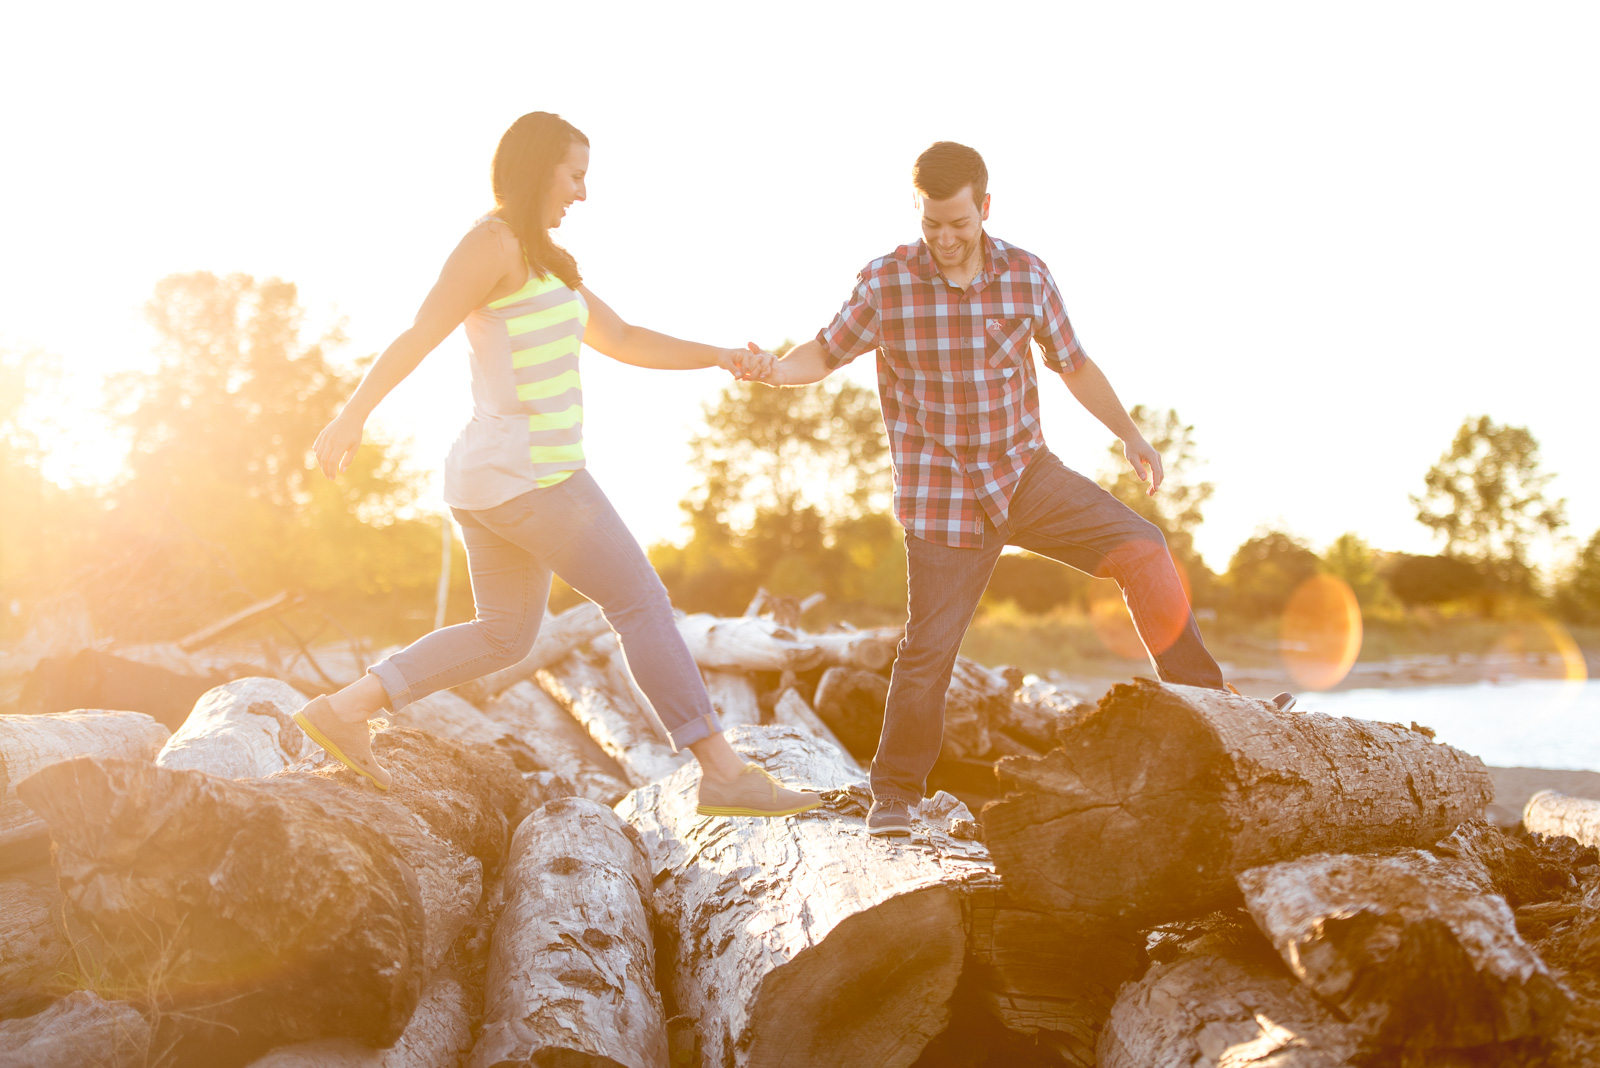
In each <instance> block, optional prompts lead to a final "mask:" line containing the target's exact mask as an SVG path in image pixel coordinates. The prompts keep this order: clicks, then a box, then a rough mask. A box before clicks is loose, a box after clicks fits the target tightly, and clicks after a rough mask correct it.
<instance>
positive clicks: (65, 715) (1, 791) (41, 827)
mask: <svg viewBox="0 0 1600 1068" xmlns="http://www.w3.org/2000/svg"><path fill="white" fill-rule="evenodd" d="M166 740H167V728H165V727H163V726H162V725H161V724H159V723H157V722H156V721H155V720H153V719H151V718H150V717H149V716H147V715H145V714H143V713H142V712H98V711H93V710H88V709H85V710H82V711H78V712H57V713H52V714H49V715H42V716H0V867H6V866H8V861H7V854H11V853H15V854H17V855H18V856H19V857H20V856H22V855H25V854H26V855H29V856H31V855H32V854H33V853H35V852H36V849H35V848H34V847H35V846H36V845H37V843H39V842H41V841H43V840H44V838H45V835H46V829H45V824H44V821H43V820H42V819H40V818H39V816H38V814H37V813H35V812H34V811H33V809H31V808H30V807H28V806H27V805H26V804H24V803H23V802H22V801H21V800H20V799H19V798H18V797H17V784H18V783H20V782H21V781H22V780H24V779H26V778H27V777H28V776H30V775H32V774H33V773H34V772H36V771H38V770H39V769H40V768H44V767H48V766H49V765H51V764H55V763H58V762H60V761H63V760H70V759H72V758H73V757H75V756H108V757H123V758H125V759H129V760H154V759H155V757H156V753H157V752H159V751H160V749H161V746H162V743H164V742H165V741H166Z"/></svg>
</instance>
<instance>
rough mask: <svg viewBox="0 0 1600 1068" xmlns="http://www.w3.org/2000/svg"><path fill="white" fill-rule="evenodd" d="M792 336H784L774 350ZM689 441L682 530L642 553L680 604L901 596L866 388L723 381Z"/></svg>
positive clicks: (897, 551) (895, 536) (878, 424)
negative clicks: (676, 541)
mask: <svg viewBox="0 0 1600 1068" xmlns="http://www.w3.org/2000/svg"><path fill="white" fill-rule="evenodd" d="M790 347H792V346H791V345H789V344H788V343H786V344H785V345H783V346H780V347H779V349H778V350H777V351H778V352H779V353H780V354H782V353H783V352H786V351H788V349H789V348H790ZM704 420H705V426H704V429H703V430H701V431H700V432H699V433H697V434H696V435H695V436H694V437H693V438H692V439H691V440H690V465H691V466H692V467H693V468H694V470H695V471H696V473H697V474H698V476H699V479H698V483H697V485H696V486H695V488H694V490H693V491H692V492H691V493H690V494H689V496H688V497H687V498H686V499H685V500H684V502H683V509H684V511H685V513H686V514H687V516H688V520H689V528H690V536H689V539H688V541H687V542H685V544H684V545H682V546H681V547H680V546H672V545H665V544H663V545H658V546H656V547H655V548H654V549H652V551H651V560H652V562H653V563H655V565H656V567H657V569H658V570H659V571H660V572H661V576H662V579H663V581H664V582H665V583H666V585H667V588H668V590H670V591H671V593H672V596H673V600H674V601H675V602H676V603H677V604H679V605H680V606H682V607H684V608H689V609H697V610H708V611H729V612H736V611H741V610H743V608H744V606H745V604H747V603H748V602H749V600H750V598H751V597H752V596H753V595H754V593H755V590H756V589H757V587H761V586H765V587H766V588H767V589H768V590H770V591H771V592H773V593H777V594H785V595H791V596H793V595H805V594H809V593H812V592H816V591H819V590H820V591H822V592H824V593H827V594H828V595H829V597H830V598H833V599H835V600H840V601H846V602H859V601H863V600H865V601H871V602H872V603H881V602H882V601H884V600H889V601H890V602H891V603H892V602H893V601H898V600H903V598H904V592H905V580H904V554H903V550H902V549H901V548H900V538H899V533H898V530H897V528H896V526H895V524H894V521H893V520H892V519H891V518H890V517H889V514H888V504H889V490H890V471H891V467H890V460H889V443H888V439H887V437H886V436H885V434H884V430H883V421H882V419H881V417H880V416H879V414H878V407H877V401H876V398H875V397H874V396H873V395H872V393H871V391H870V390H867V389H864V388H862V387H861V386H858V385H856V384H855V383H853V382H851V381H849V380H847V379H833V380H829V381H826V382H824V383H822V384H820V385H817V386H813V387H809V388H806V389H773V388H771V387H770V386H764V385H758V384H754V383H749V382H732V383H730V384H729V385H728V386H727V387H726V388H725V389H724V390H723V392H722V394H721V396H719V397H718V398H717V400H716V401H715V402H713V403H711V404H708V405H707V406H706V407H705V410H704Z"/></svg>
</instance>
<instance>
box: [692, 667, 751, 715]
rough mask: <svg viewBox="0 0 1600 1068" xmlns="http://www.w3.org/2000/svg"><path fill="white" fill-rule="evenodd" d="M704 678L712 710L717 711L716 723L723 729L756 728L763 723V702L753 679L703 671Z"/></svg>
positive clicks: (708, 670) (709, 670) (732, 673)
mask: <svg viewBox="0 0 1600 1068" xmlns="http://www.w3.org/2000/svg"><path fill="white" fill-rule="evenodd" d="M701 675H702V676H703V677H704V678H705V680H706V693H707V694H709V695H710V697H711V707H712V708H714V709H716V710H717V719H718V720H719V721H721V723H722V725H723V726H724V727H734V726H737V725H739V724H741V723H743V724H745V725H746V726H751V727H754V726H756V725H757V724H759V723H760V722H761V702H760V699H759V698H758V696H757V694H756V684H755V682H754V681H753V680H752V679H751V678H750V676H748V675H742V674H740V673H738V672H736V671H715V670H711V669H707V670H705V671H702V672H701Z"/></svg>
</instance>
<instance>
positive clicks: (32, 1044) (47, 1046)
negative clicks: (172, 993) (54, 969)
mask: <svg viewBox="0 0 1600 1068" xmlns="http://www.w3.org/2000/svg"><path fill="white" fill-rule="evenodd" d="M150 1040H151V1033H150V1025H149V1023H147V1022H146V1021H145V1018H144V1017H143V1016H142V1015H140V1013H139V1010H138V1009H135V1008H134V1007H133V1006H132V1005H129V1004H128V1003H127V1002H123V1001H106V1000H104V999H102V998H100V997H99V996H97V995H95V994H92V993H90V992H88V991H86V990H80V991H77V992H76V993H73V994H69V995H68V996H67V997H64V998H62V999H61V1000H60V1001H57V1002H56V1003H54V1004H53V1005H51V1006H49V1007H48V1008H46V1009H45V1010H44V1011H43V1012H40V1013H37V1014H35V1015H33V1016H25V1017H23V1018H22V1019H19V1020H0V1068H88V1066H90V1065H92V1066H93V1068H145V1066H146V1065H147V1064H149V1063H150V1062H149V1059H148V1058H149V1055H150V1052H151V1050H150Z"/></svg>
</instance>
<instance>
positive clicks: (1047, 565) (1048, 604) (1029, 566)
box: [984, 553, 1094, 615]
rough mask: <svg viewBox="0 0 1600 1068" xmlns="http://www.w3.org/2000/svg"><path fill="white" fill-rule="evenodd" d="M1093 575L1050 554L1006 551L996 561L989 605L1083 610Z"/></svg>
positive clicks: (986, 599) (1035, 611) (1027, 609)
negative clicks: (1056, 559)
mask: <svg viewBox="0 0 1600 1068" xmlns="http://www.w3.org/2000/svg"><path fill="white" fill-rule="evenodd" d="M1093 581H1094V579H1092V578H1091V577H1090V576H1088V575H1085V574H1084V573H1083V572H1081V571H1078V570H1076V569H1074V568H1070V567H1067V566H1066V565H1065V564H1062V563H1059V562H1057V561H1055V560H1051V559H1050V558H1049V557H1045V556H1036V555H1035V554H1033V553H1004V554H1002V555H1001V557H1000V559H999V560H997V561H995V566H994V574H993V575H992V576H990V578H989V589H988V591H987V592H986V593H985V594H984V602H985V604H988V605H998V604H1003V603H1005V602H1007V601H1009V602H1011V603H1012V604H1014V605H1016V606H1017V607H1018V608H1019V609H1021V610H1022V611H1024V612H1029V613H1032V614H1034V615H1044V614H1046V613H1048V612H1053V611H1056V610H1057V609H1062V608H1072V609H1078V610H1082V609H1084V608H1085V607H1086V606H1087V604H1088V597H1089V586H1090V584H1091V583H1092V582H1093Z"/></svg>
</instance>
